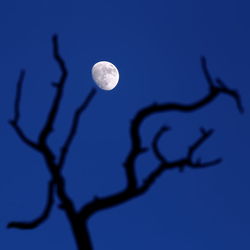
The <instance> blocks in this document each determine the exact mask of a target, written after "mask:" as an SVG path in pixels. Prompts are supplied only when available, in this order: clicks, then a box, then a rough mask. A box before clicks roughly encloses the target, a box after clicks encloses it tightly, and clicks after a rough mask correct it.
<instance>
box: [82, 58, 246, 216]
mask: <svg viewBox="0 0 250 250" xmlns="http://www.w3.org/2000/svg"><path fill="white" fill-rule="evenodd" d="M201 63H202V68H203V72H204V75H205V78H206V80H207V82H208V83H209V86H210V88H209V93H208V94H207V95H206V96H205V97H203V98H201V99H200V100H198V101H196V102H194V103H191V104H179V103H166V104H153V105H151V106H148V107H145V108H143V109H141V110H139V111H138V113H137V114H136V115H135V117H134V119H133V120H132V122H131V127H130V138H131V142H132V145H131V150H130V152H129V154H128V156H127V158H126V161H125V163H124V167H125V173H126V179H127V186H126V188H125V189H124V190H122V191H120V192H117V193H115V194H113V195H110V196H107V197H104V198H94V199H93V200H92V201H90V202H89V203H87V204H86V205H84V206H83V207H82V208H81V210H80V211H79V214H80V215H81V217H82V218H85V219H86V218H89V217H90V216H92V215H93V214H94V213H96V212H97V211H101V210H103V209H107V208H110V207H113V206H117V205H120V204H122V203H124V202H126V201H128V200H131V199H132V198H135V197H138V196H140V195H142V194H144V193H145V192H146V191H147V190H148V189H149V188H150V187H151V186H152V185H153V183H154V182H155V181H156V180H157V179H158V178H159V177H160V176H161V175H162V174H163V172H165V171H166V170H167V169H173V168H179V169H180V170H183V168H184V167H185V166H189V167H192V168H203V167H208V166H212V165H216V164H218V163H220V162H221V159H216V160H212V161H208V162H201V161H200V160H196V161H194V160H193V159H192V157H193V154H194V152H195V151H196V150H197V149H198V147H200V146H201V145H202V143H203V142H204V141H205V140H206V139H207V138H209V137H210V136H211V134H212V132H213V130H208V131H206V130H204V129H201V133H202V135H201V137H200V138H199V139H198V140H197V141H196V142H195V143H194V144H192V145H191V146H190V148H189V151H188V154H187V156H186V157H185V158H182V159H180V160H177V161H174V162H168V161H167V160H166V158H165V157H164V156H163V155H162V154H161V153H160V150H159V147H158V142H159V139H160V137H161V136H162V135H163V133H164V132H165V131H167V129H166V128H165V127H163V128H161V129H160V130H159V131H158V133H157V134H156V135H155V137H154V141H153V143H152V147H153V152H154V153H155V156H156V158H157V159H158V160H159V161H160V164H159V166H158V167H157V168H156V169H155V170H154V171H153V172H151V173H150V174H149V175H148V177H147V178H146V179H145V180H144V183H143V185H141V186H138V180H137V177H136V173H135V161H136V159H137V158H138V156H139V155H140V154H141V153H144V152H145V151H146V149H145V148H144V147H142V143H141V136H140V128H141V126H142V123H143V122H144V121H145V120H146V119H147V118H149V117H150V116H152V115H155V114H158V113H161V112H172V111H179V112H193V111H196V110H200V109H201V108H203V107H205V106H206V105H207V104H209V103H210V102H212V101H213V100H214V99H215V98H216V97H218V96H219V95H220V94H226V95H229V96H231V97H232V98H233V99H234V100H235V101H236V103H237V106H238V108H239V107H242V105H241V102H240V98H239V96H238V95H237V94H234V93H235V91H233V90H230V89H228V88H227V87H226V86H225V85H223V87H222V86H215V85H213V84H214V83H213V81H212V80H211V79H212V78H211V76H210V74H209V72H208V69H207V65H206V60H205V58H202V60H201ZM239 104H240V105H239ZM239 110H240V111H241V108H239Z"/></svg>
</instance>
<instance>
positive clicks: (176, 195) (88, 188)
mask: <svg viewBox="0 0 250 250" xmlns="http://www.w3.org/2000/svg"><path fill="white" fill-rule="evenodd" d="M249 8H250V3H249V1H243V0H238V1H230V0H227V1H226V0H220V1H218V0H217V1H215V0H210V1H198V0H196V1H195V0H192V1H191V0H177V1H166V0H165V1H163V0H162V1H160V0H155V1H146V0H144V1H132V0H127V1H113V0H112V1H100V0H96V1H76V0H72V1H65V0H64V1H57V0H56V1H47V0H45V1H39V2H38V1H29V0H23V1H4V2H3V1H2V2H1V4H0V30H1V39H0V65H1V68H0V135H1V140H0V144H1V146H0V147H1V163H2V164H1V165H2V166H1V168H0V169H1V174H0V197H1V212H0V239H1V240H0V248H1V249H4V250H13V249H19V248H23V249H26V250H30V249H36V250H40V249H62V250H64V249H65V250H68V249H75V243H74V241H73V237H72V235H71V231H70V228H69V226H68V224H67V220H66V219H65V217H64V214H63V213H62V211H59V210H58V209H57V207H56V206H54V209H53V212H52V214H51V216H50V218H49V220H48V221H47V222H46V223H44V224H42V225H41V226H40V227H39V228H38V229H35V230H33V231H19V230H14V229H12V230H8V229H6V227H5V226H6V224H7V223H8V222H9V221H12V220H25V219H27V220H29V219H32V218H34V217H36V216H37V215H38V214H39V213H40V212H41V210H42V208H43V205H44V203H45V199H46V185H47V181H48V179H49V174H48V172H47V169H46V167H45V165H44V162H43V160H42V158H41V156H40V155H38V154H37V153H36V152H33V151H32V150H31V149H29V148H27V147H26V146H25V145H24V144H23V143H22V142H21V141H20V140H19V138H17V136H16V134H15V133H14V131H13V129H12V128H11V127H10V126H9V124H8V120H9V119H10V118H11V117H12V114H13V102H14V95H15V87H16V81H17V78H18V75H19V71H20V69H22V68H24V69H26V70H27V76H26V79H25V84H24V88H23V96H22V105H21V112H22V117H21V122H20V123H21V125H22V127H23V128H24V130H25V131H26V132H27V134H28V135H29V136H30V137H31V138H36V137H37V135H38V132H39V129H40V128H41V126H42V124H43V122H44V120H45V118H46V114H47V111H48V108H49V105H50V103H51V100H52V98H53V94H54V89H53V88H52V87H51V84H50V83H51V82H52V81H56V80H57V79H58V77H59V74H60V72H59V69H58V65H57V64H56V63H55V61H54V60H53V57H52V43H51V37H52V35H53V34H54V33H57V34H58V36H59V44H60V51H61V55H62V57H63V58H64V59H65V61H66V64H67V67H68V70H69V79H68V82H67V85H66V89H65V95H64V100H63V103H62V106H61V109H60V113H59V116H58V119H57V122H56V130H55V133H54V134H53V136H51V138H50V144H51V145H52V146H53V148H54V150H55V152H58V150H59V147H60V144H61V143H62V142H63V138H64V136H65V135H66V133H67V131H68V129H69V125H70V119H71V117H72V114H73V111H74V108H76V107H77V106H78V105H79V103H81V101H82V100H83V99H84V98H85V97H86V95H87V94H88V92H89V91H90V89H91V88H92V87H93V85H94V83H93V81H92V79H91V73H90V72H91V67H92V65H93V64H94V63H96V62H97V61H101V60H107V61H110V62H112V63H114V64H115V65H116V66H117V68H118V69H119V71H120V82H119V84H118V86H117V87H116V88H115V89H114V90H113V91H110V92H105V91H102V90H98V93H97V95H96V96H95V99H94V100H93V102H92V103H91V105H90V107H89V108H88V110H87V111H86V112H85V113H84V115H83V117H82V119H81V124H80V128H79V133H78V136H77V138H76V139H75V141H74V144H73V145H72V148H71V151H70V155H69V158H68V159H67V162H66V163H67V164H66V166H65V170H64V176H65V179H66V181H67V189H68V191H69V193H70V194H71V196H72V198H73V200H74V201H75V204H76V207H80V206H81V205H83V204H84V203H85V202H87V201H89V200H91V199H92V197H93V196H94V195H100V196H102V195H108V194H111V193H113V192H115V191H117V190H119V189H120V188H122V187H124V185H125V178H124V172H123V167H122V163H123V162H124V159H125V157H126V155H127V153H128V151H129V148H130V140H129V125H130V121H131V119H132V118H133V116H134V115H135V113H136V112H137V110H138V109H140V108H142V107H144V106H147V105H150V104H152V103H153V102H159V103H163V102H173V101H174V102H181V103H190V102H193V101H196V100H198V99H200V98H201V97H202V96H204V95H205V94H206V93H207V92H206V91H207V85H206V82H205V80H204V77H203V75H202V72H201V68H200V61H199V60H200V56H201V55H205V56H206V57H207V60H208V65H209V69H210V71H211V73H212V74H213V76H215V77H217V76H220V77H221V78H222V79H223V80H224V81H225V82H226V83H227V84H228V86H230V87H231V88H233V89H238V90H239V92H240V94H241V96H242V101H243V104H244V107H245V110H246V112H245V114H244V115H241V114H239V112H238V111H237V109H236V107H235V103H234V102H233V101H232V100H231V99H230V98H229V97H227V96H221V97H219V98H218V99H217V100H216V101H215V102H213V103H212V104H211V105H209V106H207V107H206V108H204V109H202V110H200V111H198V112H195V113H192V114H180V113H171V114H167V113H165V114H160V115H156V116H154V117H152V118H150V119H148V120H147V121H146V122H145V123H144V125H143V127H142V136H143V144H144V145H145V146H147V145H150V143H151V140H152V137H153V135H154V134H155V132H156V131H157V130H158V128H159V127H161V125H163V124H166V125H169V126H171V128H172V130H171V132H169V133H167V134H166V135H165V136H164V137H163V138H162V140H161V144H160V146H161V150H162V152H164V154H165V155H166V156H168V157H169V158H170V159H176V158H178V157H181V156H183V155H185V152H186V149H187V146H189V145H190V143H192V142H193V141H194V140H195V139H196V138H197V136H199V128H200V126H204V127H205V128H208V129H209V128H214V129H215V134H214V135H213V136H212V137H211V138H210V139H209V141H207V142H206V144H204V145H203V146H202V147H201V148H200V150H199V151H198V152H197V156H198V157H199V156H201V157H203V158H204V159H211V158H212V159H213V158H216V157H217V156H221V157H223V159H224V161H223V162H222V163H221V164H220V165H218V166H215V167H211V168H207V169H198V170H193V169H186V170H185V171H184V172H183V173H180V172H179V171H178V170H173V171H169V172H166V173H165V175H164V176H162V177H161V178H160V179H159V180H158V182H157V183H156V184H155V186H154V187H153V188H152V189H151V190H150V191H149V192H148V193H147V194H146V195H145V196H143V197H140V198H138V199H136V200H133V201H131V202H128V203H126V204H124V205H121V206H119V207H116V208H113V209H110V210H106V211H103V212H100V213H98V214H96V215H95V216H94V217H93V218H92V219H91V220H90V232H91V236H92V240H93V243H94V249H96V250H102V249H108V250H113V249H119V250H125V249H143V250H149V249H159V250H160V249H171V250H201V249H202V250H211V249H213V250H221V249H228V250H230V249H241V250H245V249H246V250H247V249H249V248H250V241H249V234H250V215H249V211H250V196H249V191H250V182H249V176H250V168H249V148H250V147H249V146H250V145H249V141H250V133H249V125H250V116H249V111H248V110H249V109H250V101H249V100H250V85H249V82H250V76H249V68H250V61H249V58H250V49H249V44H250V33H249V23H250V16H249ZM156 162H157V161H156V159H155V157H154V156H153V155H152V153H147V154H145V155H143V156H141V157H140V158H139V160H138V162H137V174H138V176H139V179H140V180H142V179H143V177H144V176H145V175H146V174H147V173H148V172H149V171H150V170H151V169H153V168H154V167H155V165H156ZM57 204H58V202H57Z"/></svg>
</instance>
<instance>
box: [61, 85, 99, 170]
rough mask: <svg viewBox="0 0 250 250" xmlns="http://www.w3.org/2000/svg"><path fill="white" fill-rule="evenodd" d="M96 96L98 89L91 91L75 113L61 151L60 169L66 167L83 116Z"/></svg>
mask: <svg viewBox="0 0 250 250" xmlns="http://www.w3.org/2000/svg"><path fill="white" fill-rule="evenodd" d="M95 94H96V89H95V88H93V89H92V90H91V91H90V93H89V94H88V96H87V98H86V99H85V100H84V101H83V103H82V104H81V105H80V106H79V107H78V108H77V109H76V111H75V114H74V118H73V121H72V125H71V128H70V131H69V134H68V137H67V138H66V140H65V142H64V144H63V146H62V149H61V155H60V158H59V163H58V166H59V168H62V166H63V165H64V162H65V159H66V156H67V153H68V151H69V148H70V145H71V143H72V141H73V139H74V137H75V135H76V132H77V129H78V126H79V121H80V117H81V114H82V113H83V111H84V110H85V109H86V108H87V107H88V106H89V104H90V102H91V100H92V99H93V98H94V96H95Z"/></svg>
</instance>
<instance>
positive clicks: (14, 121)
mask: <svg viewBox="0 0 250 250" xmlns="http://www.w3.org/2000/svg"><path fill="white" fill-rule="evenodd" d="M24 76H25V70H21V72H20V75H19V78H18V81H17V87H16V96H15V105H14V118H13V119H12V120H10V121H9V123H10V125H11V126H12V127H13V128H14V130H15V132H16V133H17V135H18V136H19V138H20V139H21V140H22V141H23V142H24V143H25V144H27V145H28V146H30V147H31V148H33V149H35V150H38V145H37V144H36V143H35V142H33V141H32V140H30V139H29V138H28V137H27V136H26V135H25V133H24V132H23V130H22V129H21V127H20V126H19V119H20V117H21V115H20V103H21V96H22V88H23V82H24Z"/></svg>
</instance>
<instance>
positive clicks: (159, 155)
mask: <svg viewBox="0 0 250 250" xmlns="http://www.w3.org/2000/svg"><path fill="white" fill-rule="evenodd" d="M169 130H170V128H169V127H165V126H163V127H161V128H160V130H159V131H158V132H157V133H156V135H155V137H154V139H153V142H152V148H153V152H154V154H155V156H156V158H157V159H158V160H159V161H160V162H167V160H166V158H165V156H163V155H162V153H161V152H160V150H159V145H158V143H159V140H160V138H161V137H162V136H163V134H164V133H165V132H167V131H169Z"/></svg>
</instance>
